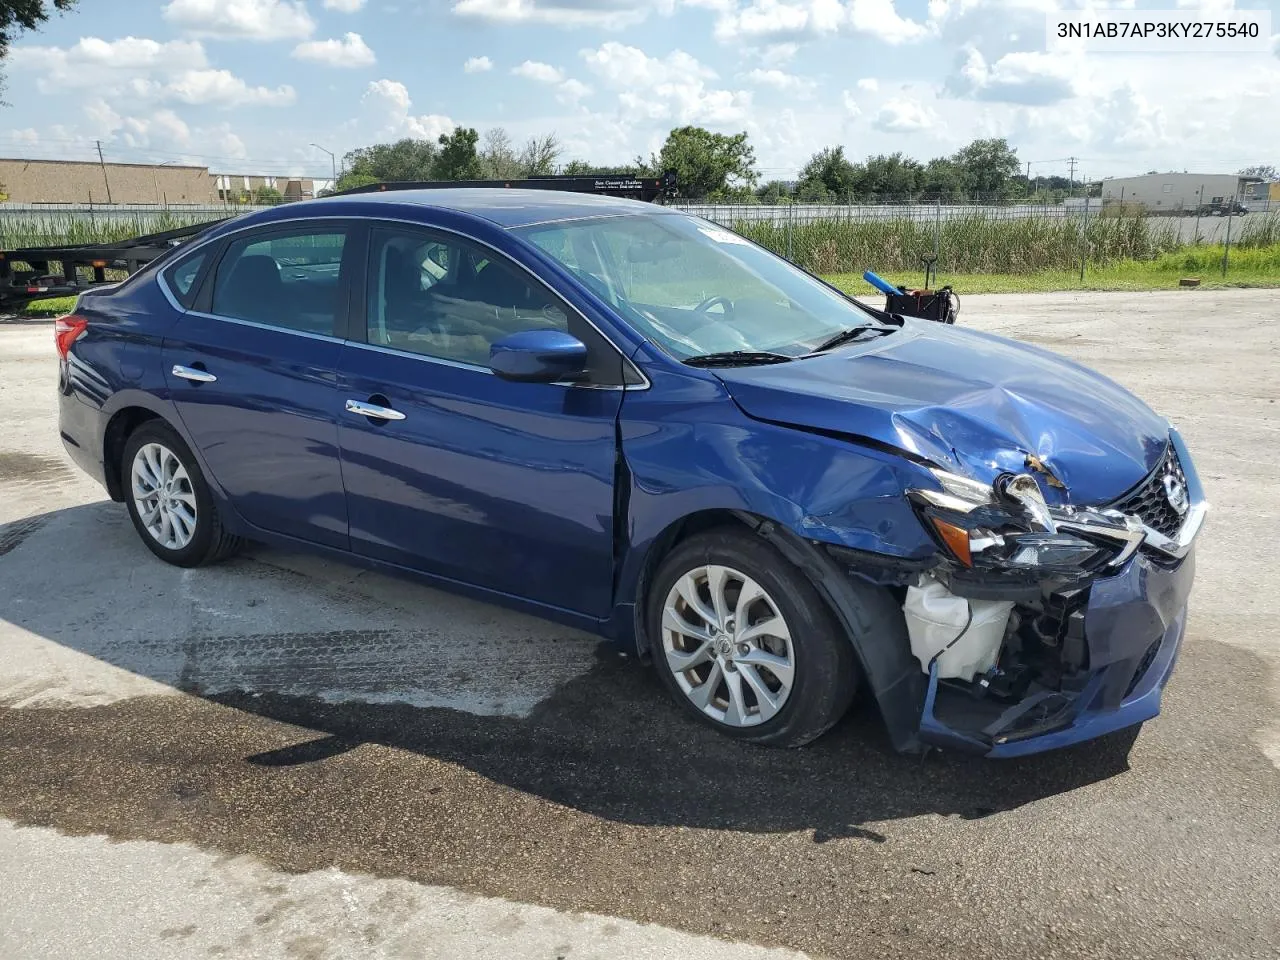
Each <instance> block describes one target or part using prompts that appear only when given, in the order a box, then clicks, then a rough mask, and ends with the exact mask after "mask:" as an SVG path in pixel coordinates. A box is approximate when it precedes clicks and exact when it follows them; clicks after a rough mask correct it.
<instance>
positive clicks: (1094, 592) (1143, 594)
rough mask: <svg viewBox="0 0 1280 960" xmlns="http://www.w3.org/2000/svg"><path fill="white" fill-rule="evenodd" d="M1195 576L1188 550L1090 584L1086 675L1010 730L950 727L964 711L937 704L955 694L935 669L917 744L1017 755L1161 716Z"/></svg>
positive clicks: (1134, 563)
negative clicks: (1168, 562) (1168, 561)
mask: <svg viewBox="0 0 1280 960" xmlns="http://www.w3.org/2000/svg"><path fill="white" fill-rule="evenodd" d="M1194 576H1195V553H1194V550H1189V551H1188V553H1187V554H1186V556H1185V557H1184V558H1183V559H1182V560H1181V561H1180V562H1178V563H1177V564H1176V565H1175V566H1165V565H1163V564H1158V563H1156V562H1155V561H1153V560H1152V559H1150V558H1149V557H1147V556H1145V555H1141V554H1140V555H1138V556H1135V557H1133V558H1132V559H1131V560H1130V561H1129V562H1128V563H1126V564H1125V565H1124V567H1122V568H1121V569H1120V572H1119V573H1117V574H1116V575H1115V576H1112V577H1107V578H1105V579H1100V580H1096V581H1094V583H1093V586H1092V589H1091V591H1090V595H1089V604H1088V608H1087V611H1086V614H1085V639H1086V642H1087V644H1088V649H1089V671H1088V673H1087V674H1086V675H1085V676H1084V677H1083V678H1079V679H1080V680H1081V681H1082V682H1081V683H1080V684H1079V685H1078V686H1079V689H1078V690H1075V691H1061V692H1054V693H1052V694H1047V695H1042V699H1041V700H1040V701H1039V703H1038V704H1037V705H1036V706H1035V708H1034V709H1032V710H1025V712H1023V713H1022V714H1020V715H1019V716H1018V718H1017V719H1018V721H1019V722H1018V723H1017V724H1016V725H1012V724H1010V721H1009V720H1008V719H1007V718H998V719H997V721H995V722H992V723H988V724H987V725H986V726H985V727H982V728H980V729H974V728H972V727H969V725H968V724H963V723H957V720H956V718H960V717H963V716H965V712H964V711H963V710H957V709H956V708H955V706H954V704H944V703H942V702H941V701H940V696H941V697H942V698H943V699H945V698H946V697H947V696H948V695H951V696H952V697H955V696H956V694H954V693H953V692H952V691H948V690H945V689H941V688H940V686H939V682H938V677H937V674H936V669H935V671H934V673H932V674H931V675H930V677H929V686H928V692H927V694H926V696H925V703H924V709H923V711H922V713H921V722H920V739H921V740H922V741H923V742H925V743H928V744H931V745H933V746H938V747H946V748H949V749H960V750H966V751H969V752H972V753H981V754H984V755H986V756H990V757H1018V756H1025V755H1027V754H1032V753H1040V752H1043V751H1045V750H1053V749H1056V748H1058V747H1065V746H1069V745H1071V744H1074V743H1080V742H1082V741H1085V740H1092V739H1093V738H1095V737H1100V736H1103V735H1104V734H1108V733H1112V732H1113V731H1116V730H1121V729H1123V728H1125V727H1131V726H1135V725H1136V724H1140V723H1143V722H1144V721H1147V720H1150V719H1151V718H1152V717H1154V716H1156V714H1158V713H1159V712H1160V697H1161V694H1162V693H1163V691H1164V687H1165V684H1166V683H1168V680H1169V676H1170V675H1171V674H1172V672H1173V666H1174V663H1175V662H1176V661H1177V658H1178V650H1179V647H1180V646H1181V643H1182V636H1183V632H1184V631H1185V629H1186V620H1187V599H1188V597H1189V596H1190V593H1191V583H1192V580H1193V578H1194ZM1019 707H1021V708H1025V707H1026V704H1025V703H1024V704H1020V705H1019ZM1016 709H1017V708H1014V710H1011V711H1010V713H1013V712H1015V711H1016ZM984 719H986V718H984ZM1002 723H1003V724H1004V726H1003V727H1002V726H1001V724H1002Z"/></svg>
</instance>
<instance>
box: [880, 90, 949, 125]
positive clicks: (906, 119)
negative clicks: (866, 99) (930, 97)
mask: <svg viewBox="0 0 1280 960" xmlns="http://www.w3.org/2000/svg"><path fill="white" fill-rule="evenodd" d="M938 122H939V121H938V115H937V114H936V113H934V111H933V110H932V109H930V108H929V107H927V106H925V105H924V104H922V103H920V102H919V101H918V100H913V99H911V98H910V97H895V98H893V99H891V100H888V101H886V103H885V105H884V106H883V107H881V108H880V111H879V112H878V113H877V114H876V116H875V119H874V120H873V121H872V124H871V125H872V126H873V127H875V128H876V129H877V130H883V131H884V132H885V133H920V132H922V131H926V130H932V129H934V128H935V127H936V126H937V125H938Z"/></svg>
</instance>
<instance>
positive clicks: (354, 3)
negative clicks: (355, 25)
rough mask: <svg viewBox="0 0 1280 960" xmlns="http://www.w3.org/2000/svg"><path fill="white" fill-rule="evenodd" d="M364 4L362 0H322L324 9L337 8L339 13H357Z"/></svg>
mask: <svg viewBox="0 0 1280 960" xmlns="http://www.w3.org/2000/svg"><path fill="white" fill-rule="evenodd" d="M363 6H364V0H324V8H325V9H326V10H337V11H338V12H339V13H358V12H359V11H360V8H361V7H363Z"/></svg>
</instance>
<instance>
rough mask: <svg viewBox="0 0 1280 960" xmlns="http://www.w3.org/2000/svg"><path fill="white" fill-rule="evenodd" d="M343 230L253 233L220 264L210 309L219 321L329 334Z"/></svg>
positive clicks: (336, 305) (337, 300)
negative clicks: (241, 322)
mask: <svg viewBox="0 0 1280 960" xmlns="http://www.w3.org/2000/svg"><path fill="white" fill-rule="evenodd" d="M345 245H346V233H345V231H343V230H335V229H333V228H327V229H323V230H314V231H295V232H289V233H272V234H269V235H267V236H265V237H264V236H262V235H261V234H256V235H253V236H249V237H245V238H242V239H240V240H235V241H233V242H232V243H231V244H230V245H229V246H228V247H227V252H226V253H225V254H224V255H223V257H222V261H221V262H220V263H219V264H218V271H217V275H216V277H215V278H214V285H213V300H212V303H211V305H210V310H211V311H212V312H213V313H215V314H217V315H218V316H221V317H232V318H235V319H237V320H251V321H253V322H255V323H262V324H266V325H268V326H272V327H282V328H284V329H287V330H298V331H301V332H304V333H318V334H324V335H326V336H333V335H334V333H335V324H336V322H337V318H338V316H339V313H340V312H341V311H340V306H341V296H342V289H343V288H342V279H343V278H342V252H343V248H344V247H345Z"/></svg>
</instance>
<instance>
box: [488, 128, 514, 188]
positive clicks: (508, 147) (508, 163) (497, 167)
mask: <svg viewBox="0 0 1280 960" xmlns="http://www.w3.org/2000/svg"><path fill="white" fill-rule="evenodd" d="M480 166H481V167H482V168H483V170H484V175H485V176H486V177H488V178H489V179H491V180H513V179H515V178H516V177H519V176H520V175H521V174H522V170H521V167H520V160H519V158H518V157H517V156H516V150H515V147H514V146H512V144H511V137H509V136H508V135H507V131H506V130H504V129H503V128H502V127H493V128H492V129H490V130H486V131H485V132H484V146H482V147H481V148H480Z"/></svg>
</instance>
